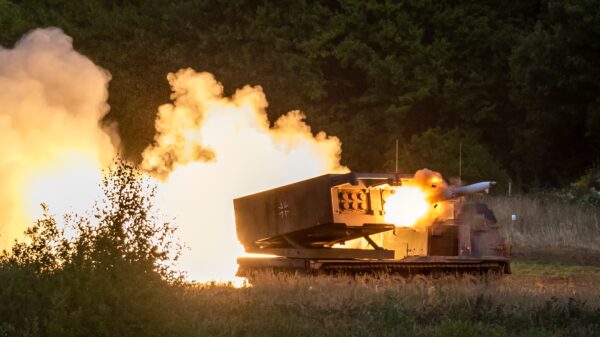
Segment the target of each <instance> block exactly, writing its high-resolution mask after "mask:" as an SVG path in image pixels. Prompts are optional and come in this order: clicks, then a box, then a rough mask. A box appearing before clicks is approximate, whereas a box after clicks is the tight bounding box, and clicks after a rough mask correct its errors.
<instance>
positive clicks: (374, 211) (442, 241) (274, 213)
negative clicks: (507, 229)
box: [234, 173, 510, 276]
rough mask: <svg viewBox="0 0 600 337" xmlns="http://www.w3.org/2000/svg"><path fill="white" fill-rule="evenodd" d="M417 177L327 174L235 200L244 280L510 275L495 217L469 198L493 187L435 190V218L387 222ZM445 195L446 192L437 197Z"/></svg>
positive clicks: (431, 203) (431, 194)
mask: <svg viewBox="0 0 600 337" xmlns="http://www.w3.org/2000/svg"><path fill="white" fill-rule="evenodd" d="M412 180H413V176H412V175H399V174H387V173H381V174H360V173H347V174H327V175H323V176H319V177H315V178H312V179H308V180H304V181H300V182H297V183H294V184H290V185H286V186H281V187H278V188H275V189H271V190H268V191H264V192H260V193H256V194H252V195H249V196H245V197H241V198H238V199H235V200H234V209H235V221H236V231H237V235H238V239H239V241H240V242H241V243H242V244H243V246H244V248H245V250H246V252H247V253H258V254H267V255H266V256H262V257H257V256H252V257H240V258H239V259H238V265H239V269H238V274H239V275H240V276H245V275H248V274H249V273H251V272H253V271H256V270H265V269H267V270H274V271H301V272H309V273H315V272H347V273H354V272H382V271H383V272H388V273H400V274H414V273H421V274H429V273H434V272H487V271H499V272H507V273H508V272H510V261H509V258H508V253H509V247H508V245H507V243H506V240H505V239H504V238H503V236H502V235H501V228H499V226H498V225H497V224H496V219H495V217H494V214H493V212H492V211H491V210H489V209H488V208H487V207H486V206H485V205H483V204H478V203H468V202H465V200H464V197H463V196H464V195H466V194H470V193H475V192H478V191H481V190H484V189H486V188H489V187H490V186H491V185H492V184H491V183H479V184H475V185H469V186H462V187H455V188H444V189H441V188H440V187H439V186H436V184H430V185H428V186H426V188H430V189H433V190H431V191H429V193H428V198H429V199H428V202H429V207H430V209H429V210H428V214H427V216H425V217H423V218H422V219H419V222H418V223H415V224H414V225H413V226H410V227H398V226H396V224H394V223H392V222H390V221H389V219H388V220H386V212H385V209H386V207H385V206H386V202H387V201H388V199H389V198H390V197H391V195H393V194H394V193H395V191H396V189H397V188H398V187H399V186H402V185H405V184H410V183H411V182H412ZM436 188H439V189H440V190H439V191H438V190H435V189H436Z"/></svg>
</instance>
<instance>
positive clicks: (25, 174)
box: [0, 28, 118, 247]
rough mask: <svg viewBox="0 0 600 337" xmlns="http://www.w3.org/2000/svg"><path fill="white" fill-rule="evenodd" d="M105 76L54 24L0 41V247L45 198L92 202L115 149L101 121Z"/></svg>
mask: <svg viewBox="0 0 600 337" xmlns="http://www.w3.org/2000/svg"><path fill="white" fill-rule="evenodd" d="M109 80H110V75H109V74H108V72H106V71H104V70H103V69H101V68H99V67H97V66H96V65H94V63H93V62H92V61H90V60H89V59H88V58H87V57H85V56H83V55H81V54H79V53H78V52H77V51H75V50H74V49H73V41H72V39H71V38H70V37H68V36H66V35H65V34H64V33H63V32H62V31H61V30H59V29H55V28H50V29H37V30H34V31H32V32H30V33H29V34H27V35H26V36H24V37H23V38H22V39H21V40H20V41H18V42H17V43H16V45H15V46H14V48H12V49H4V48H1V47H0V144H1V146H0V149H1V152H0V247H5V246H6V245H7V243H8V242H10V241H12V239H14V238H15V237H16V236H17V235H19V234H20V233H22V231H23V230H24V228H25V227H26V226H28V225H30V224H31V221H32V220H33V219H34V218H35V217H36V216H37V215H39V209H40V208H39V203H40V202H42V201H43V202H46V203H48V204H49V206H50V207H51V210H52V211H53V212H54V213H56V214H60V213H62V212H67V211H69V209H70V208H71V207H77V206H78V205H84V204H88V205H89V204H91V203H92V200H90V199H93V198H94V197H95V195H94V194H93V193H90V192H91V191H93V190H95V189H97V182H98V179H99V174H100V173H99V171H98V168H99V167H100V166H101V164H103V163H106V162H107V161H110V159H111V158H112V157H113V156H114V154H115V151H114V146H113V144H112V143H111V139H110V137H109V136H108V134H107V133H106V132H105V131H104V130H102V128H101V127H100V126H99V121H100V120H101V119H102V117H104V115H105V114H106V113H107V112H108V108H109V107H108V105H107V103H106V102H107V97H108V91H107V86H108V82H109ZM112 141H113V143H115V142H117V141H118V138H117V137H113V139H112ZM82 192H84V193H82Z"/></svg>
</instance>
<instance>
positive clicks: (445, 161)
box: [388, 128, 507, 187]
mask: <svg viewBox="0 0 600 337" xmlns="http://www.w3.org/2000/svg"><path fill="white" fill-rule="evenodd" d="M461 148H462V159H461V158H460V157H461ZM398 157H399V158H398V161H399V166H400V168H401V170H402V171H403V172H414V171H416V170H418V169H421V168H424V167H425V168H429V169H432V170H436V171H441V172H444V176H445V177H446V178H451V177H458V176H459V166H461V163H460V162H461V161H462V170H461V172H460V173H461V174H462V180H463V181H465V182H467V183H469V182H471V183H472V182H477V181H480V180H496V181H497V182H498V183H499V186H501V187H502V186H505V182H506V181H507V174H506V172H504V171H503V170H502V168H501V166H500V163H498V161H496V160H494V157H493V156H492V155H491V154H490V152H489V150H488V149H487V148H486V147H485V145H483V144H482V143H481V142H479V141H478V140H477V138H475V137H474V136H472V135H461V133H460V132H459V130H457V129H452V130H447V131H443V130H441V129H439V128H435V129H429V130H427V131H425V132H423V133H422V134H419V135H415V136H413V137H412V138H411V141H410V142H408V143H404V144H402V146H401V149H400V153H399V156H398ZM388 158H393V156H392V155H388ZM389 169H393V168H392V166H391V165H389Z"/></svg>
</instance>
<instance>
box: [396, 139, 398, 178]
mask: <svg viewBox="0 0 600 337" xmlns="http://www.w3.org/2000/svg"><path fill="white" fill-rule="evenodd" d="M396 174H398V138H396Z"/></svg>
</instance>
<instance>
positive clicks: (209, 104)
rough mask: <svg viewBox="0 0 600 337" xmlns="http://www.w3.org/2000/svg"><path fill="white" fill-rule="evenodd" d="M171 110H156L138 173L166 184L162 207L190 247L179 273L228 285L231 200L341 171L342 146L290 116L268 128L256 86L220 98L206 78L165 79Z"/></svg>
mask: <svg viewBox="0 0 600 337" xmlns="http://www.w3.org/2000/svg"><path fill="white" fill-rule="evenodd" d="M168 80H169V83H170V84H171V87H172V90H173V94H172V99H173V103H172V104H166V105H163V106H161V107H160V108H159V113H158V118H157V120H156V129H157V134H156V137H155V144H154V145H153V146H150V147H148V148H147V149H146V151H145V152H144V156H143V157H144V160H143V164H142V167H143V168H145V169H146V170H148V171H150V172H153V173H154V174H155V175H157V176H159V177H161V178H163V179H164V180H165V182H164V183H162V184H161V185H160V186H159V195H160V206H161V208H162V209H163V211H166V212H167V213H168V214H172V215H174V216H176V223H177V225H178V226H179V228H180V230H179V234H180V235H181V237H182V239H183V241H184V242H186V243H187V245H188V246H189V247H190V250H189V251H188V252H185V254H184V257H183V260H182V261H183V267H184V269H185V270H187V271H189V275H190V276H191V277H192V278H193V279H197V280H208V279H221V280H227V279H230V278H231V277H232V276H233V274H234V273H235V269H236V260H235V259H236V257H238V256H240V255H241V254H242V253H243V250H242V248H241V246H240V244H239V242H238V241H237V237H236V234H235V226H234V214H233V198H235V197H239V196H243V195H246V194H250V193H255V192H259V191H262V190H265V189H269V188H273V187H276V186H279V185H283V184H288V183H292V182H295V181H298V180H302V179H307V178H310V177H313V176H317V175H320V174H325V173H331V172H341V171H345V170H346V169H345V168H344V167H342V166H340V163H339V160H340V155H341V144H340V141H339V140H338V139H337V138H335V137H328V136H327V135H326V134H325V133H323V132H320V133H317V134H316V135H313V133H312V132H311V129H310V127H309V126H308V125H307V124H306V123H305V122H304V118H305V117H304V115H303V114H302V113H301V112H299V111H291V112H289V113H287V114H285V115H283V116H281V117H280V118H279V119H277V120H276V121H275V122H274V123H273V125H272V126H271V125H270V122H269V120H268V117H267V113H266V110H265V109H266V108H267V105H268V104H267V100H266V98H265V94H264V93H263V91H262V88H261V87H259V86H256V87H251V86H245V87H244V88H242V89H239V90H237V91H236V92H235V94H234V95H233V96H232V97H225V96H224V94H223V86H222V85H221V84H220V83H218V82H217V81H216V80H215V78H214V77H213V76H212V75H211V74H209V73H197V72H195V71H193V70H191V69H185V70H181V71H179V72H177V73H176V74H169V75H168Z"/></svg>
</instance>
